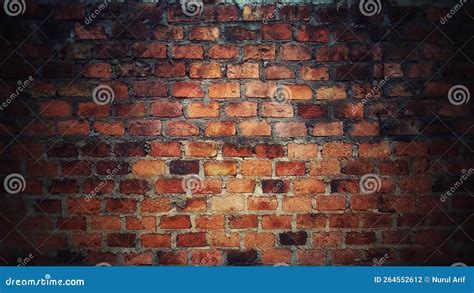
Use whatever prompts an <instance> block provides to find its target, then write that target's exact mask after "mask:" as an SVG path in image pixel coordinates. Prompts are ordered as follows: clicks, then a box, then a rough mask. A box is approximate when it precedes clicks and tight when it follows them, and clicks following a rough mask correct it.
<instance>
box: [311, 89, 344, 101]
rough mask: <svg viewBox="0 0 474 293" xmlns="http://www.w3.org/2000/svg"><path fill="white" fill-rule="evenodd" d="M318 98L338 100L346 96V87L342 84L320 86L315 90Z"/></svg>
mask: <svg viewBox="0 0 474 293" xmlns="http://www.w3.org/2000/svg"><path fill="white" fill-rule="evenodd" d="M316 98H317V99H318V100H340V99H345V98H346V89H345V88H344V87H343V86H330V87H326V86H323V87H320V88H318V89H317V90H316Z"/></svg>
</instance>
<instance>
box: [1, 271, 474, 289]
mask: <svg viewBox="0 0 474 293" xmlns="http://www.w3.org/2000/svg"><path fill="white" fill-rule="evenodd" d="M473 278H474V270H473V268H472V267H284V266H282V267H0V280H1V282H2V283H1V285H0V292H2V293H4V292H5V293H6V292H166V293H168V292H207V293H209V292H219V293H222V292H245V293H249V292H260V293H261V292H272V293H278V292H285V293H296V292H318V293H320V292H321V293H323V292H331V293H333V292H345V293H347V292H364V293H368V292H404V293H406V292H417V293H419V292H430V293H434V292H443V293H446V292H449V293H456V292H462V293H473V292H474V283H473Z"/></svg>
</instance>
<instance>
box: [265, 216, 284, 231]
mask: <svg viewBox="0 0 474 293" xmlns="http://www.w3.org/2000/svg"><path fill="white" fill-rule="evenodd" d="M262 228H263V229H291V216H276V215H268V216H263V217H262Z"/></svg>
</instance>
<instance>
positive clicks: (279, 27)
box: [261, 23, 292, 40]
mask: <svg viewBox="0 0 474 293" xmlns="http://www.w3.org/2000/svg"><path fill="white" fill-rule="evenodd" d="M261 33H262V39H263V40H291V37H292V33H291V25H289V24H286V23H279V24H264V25H262V27H261Z"/></svg>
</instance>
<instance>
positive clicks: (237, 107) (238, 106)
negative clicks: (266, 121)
mask: <svg viewBox="0 0 474 293" xmlns="http://www.w3.org/2000/svg"><path fill="white" fill-rule="evenodd" d="M225 113H226V114H227V116H229V117H255V116H257V103H252V102H242V103H232V104H229V105H227V107H226V108H225Z"/></svg>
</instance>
